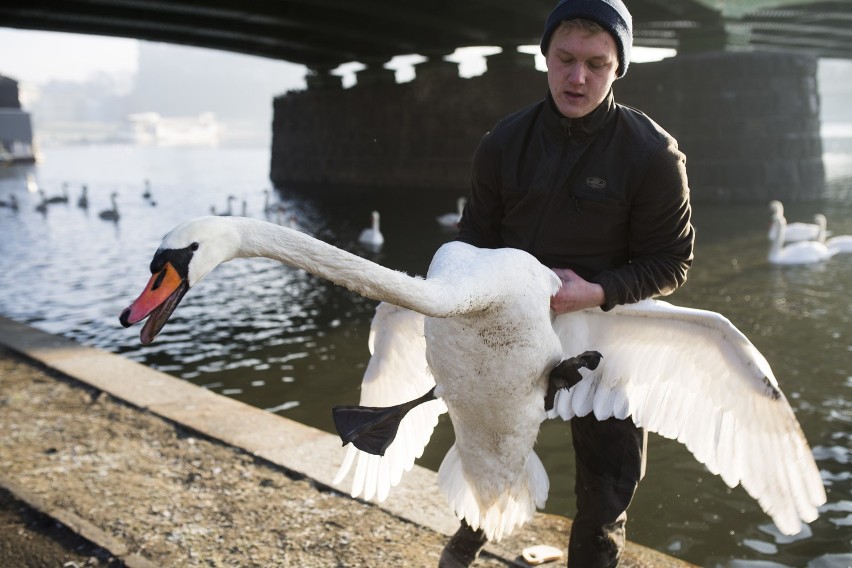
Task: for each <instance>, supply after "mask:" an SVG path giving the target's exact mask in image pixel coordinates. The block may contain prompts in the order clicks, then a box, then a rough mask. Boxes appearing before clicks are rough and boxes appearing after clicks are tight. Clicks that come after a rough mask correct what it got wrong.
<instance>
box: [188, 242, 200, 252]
mask: <svg viewBox="0 0 852 568" xmlns="http://www.w3.org/2000/svg"><path fill="white" fill-rule="evenodd" d="M189 250H191V251H196V250H198V243H192V244H191V245H189Z"/></svg>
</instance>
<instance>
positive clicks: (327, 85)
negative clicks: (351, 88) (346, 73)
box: [305, 67, 343, 90]
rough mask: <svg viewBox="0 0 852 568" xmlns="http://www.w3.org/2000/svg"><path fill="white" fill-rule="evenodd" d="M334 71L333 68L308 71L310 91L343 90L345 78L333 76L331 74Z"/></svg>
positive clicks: (307, 81) (306, 80)
mask: <svg viewBox="0 0 852 568" xmlns="http://www.w3.org/2000/svg"><path fill="white" fill-rule="evenodd" d="M332 69H333V67H322V68H313V69H308V74H307V75H306V76H305V82H306V83H307V85H308V89H309V90H317V89H343V78H342V77H339V76H337V75H332V74H331V73H330V71H331V70H332Z"/></svg>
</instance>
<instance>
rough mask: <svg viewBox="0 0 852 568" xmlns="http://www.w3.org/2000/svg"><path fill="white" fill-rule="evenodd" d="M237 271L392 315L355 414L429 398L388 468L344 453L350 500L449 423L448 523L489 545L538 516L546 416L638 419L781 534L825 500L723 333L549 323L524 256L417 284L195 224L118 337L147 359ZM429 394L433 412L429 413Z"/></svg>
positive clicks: (625, 310) (806, 456)
mask: <svg viewBox="0 0 852 568" xmlns="http://www.w3.org/2000/svg"><path fill="white" fill-rule="evenodd" d="M245 257H268V258H272V259H275V260H278V261H280V262H283V263H285V264H288V265H291V266H295V267H299V268H302V269H304V270H307V271H309V272H311V273H312V274H314V275H317V276H320V277H322V278H326V279H328V280H330V281H332V282H335V283H337V284H339V285H341V286H345V287H346V288H348V289H350V290H352V291H353V292H356V293H358V294H360V295H362V296H365V297H367V298H371V299H374V300H379V301H381V302H383V303H381V304H380V305H379V306H378V308H377V310H376V317H375V318H374V321H373V326H372V331H371V333H370V348H371V351H372V352H373V355H372V357H371V359H370V362H369V365H368V367H367V371H366V373H365V376H364V382H363V384H362V391H361V392H362V394H361V404H363V405H371V406H387V405H394V404H398V403H403V402H405V401H408V400H411V399H413V398H414V397H420V395H423V393H427V396H425V397H420V398H421V399H423V400H426V402H424V403H423V404H421V405H419V406H416V407H415V408H413V409H412V410H410V412H409V413H408V415H407V416H406V417H405V419H404V420H402V421H401V423H400V424H399V434H398V435H397V436H396V438H394V439H393V442H392V443H390V445H389V446H387V447H386V451H385V453H384V456H381V457H380V456H378V455H372V454H367V453H364V452H361V451H360V450H355V449H353V448H351V447H350V449H349V453H348V455H347V457H346V460H345V462H344V464H343V466H342V467H341V475H340V476H338V482H339V481H340V480H341V479H342V477H343V475H345V473H346V470H348V469H349V467H350V466H352V465H355V469H356V473H355V481H354V482H353V490H352V492H353V495H358V494H363V495H364V496H365V497H366V498H372V497H373V496H376V495H378V496H379V497H380V498H383V497H386V496H387V494H388V490H389V489H390V487H392V486H394V485H396V484H397V483H398V482H399V480H400V478H401V476H402V474H403V473H404V471H406V470H407V469H410V468H411V466H412V464H413V462H414V459H415V458H416V457H417V456H419V455H420V453H421V452H422V451H423V447H424V446H425V445H426V444H427V443H428V440H429V437H430V436H431V433H432V429H433V428H434V426H435V424H436V423H437V419H438V416H439V415H440V414H441V413H442V412H444V411H445V410H447V409H448V411H449V414H450V418H451V420H452V423H453V428H454V429H455V433H456V441H455V444H454V445H453V447H452V448H451V449H450V450H449V452H448V453H447V455H446V457H445V458H444V462H443V463H442V464H441V468H440V471H439V474H438V477H439V483H440V485H441V487H442V489H443V490H444V492H445V494H446V495H447V498H448V501H449V503H450V505H451V507H452V509H453V510H454V511H455V513H456V515H457V516H458V517H459V518H463V519H465V520H466V521H467V522H468V523H469V524H470V525H471V526H472V527H474V528H478V527H480V528H482V529H483V530H484V532H485V533H486V534H487V536H488V538H489V539H492V540H499V539H500V538H501V537H502V536H504V535H508V534H510V533H511V532H512V530H513V529H514V528H516V527H517V526H520V525H522V524H523V523H525V522H526V521H528V520H530V518H531V517H532V515H533V514H534V512H535V509H536V507H542V506H543V505H544V502H545V499H546V497H547V493H548V489H549V482H548V478H547V473H546V472H545V470H544V468H543V466H542V464H541V462H540V460H539V459H538V457H537V456H536V455H535V452H534V451H533V445H534V444H535V440H536V436H537V434H538V430H539V426H540V423H541V422H542V421H543V420H545V419H546V418H547V417H562V418H564V419H568V418H570V417H571V416H573V415H578V416H579V415H584V414H587V413H590V412H594V413H595V415H596V416H597V417H598V418H599V419H605V418H607V417H609V416H616V417H619V418H625V417H627V416H630V417H632V418H633V420H634V421H635V422H636V423H637V424H638V425H640V426H643V427H647V428H648V429H649V430H652V431H657V432H659V433H661V434H662V435H664V436H668V437H672V438H677V439H678V440H679V441H681V442H682V443H684V444H685V445H686V446H687V447H688V448H689V449H690V450H691V451H692V452H693V454H694V455H695V456H696V458H697V459H698V460H700V461H702V462H703V463H705V464H707V467H708V468H709V470H710V471H711V472H714V473H716V474H719V475H721V477H722V478H723V479H724V481H725V482H726V483H727V484H728V485H730V486H734V485H736V484H737V483H741V484H742V485H743V487H744V488H745V489H746V491H747V492H748V493H749V494H750V495H752V496H753V497H755V498H756V499H757V500H758V503H759V504H760V505H761V507H763V509H764V510H765V511H766V512H767V513H768V514H769V515H770V516H771V517H772V519H773V521H774V522H775V523H776V525H777V526H778V528H779V530H780V531H781V532H783V533H785V534H795V533H797V532H799V531H800V529H801V521H803V520H804V521H806V522H810V521H812V520H814V519H815V518H816V517H817V513H818V511H817V507H818V506H819V505H821V504H823V503H824V502H825V500H826V495H825V491H824V488H823V484H822V479H821V478H820V474H819V471H818V469H817V467H816V464H815V462H814V459H813V456H812V453H811V451H810V448H809V447H808V444H807V441H806V440H805V438H804V435H803V434H802V431H801V428H800V426H799V424H798V422H797V420H796V417H795V415H794V414H793V410H792V408H791V407H790V405H789V403H788V402H787V400H786V398H785V397H784V395H783V393H782V392H781V391H780V389H779V388H778V384H777V382H776V380H775V378H774V376H773V374H772V371H771V369H770V368H769V365H768V363H767V362H766V360H765V359H764V358H763V357H762V356H761V355H760V353H759V352H758V351H757V349H755V347H754V346H753V345H752V344H751V343H750V342H749V341H748V339H747V338H746V337H745V336H743V335H742V333H740V332H739V331H738V330H737V329H736V328H735V327H734V326H733V325H732V324H731V323H730V322H729V321H728V320H727V319H725V318H724V317H722V316H721V315H719V314H716V313H714V312H707V311H703V310H693V309H687V308H678V307H675V306H672V305H670V304H666V303H665V302H655V301H650V300H646V301H645V302H642V303H640V304H636V305H633V306H623V307H619V308H616V309H614V310H612V311H610V312H603V311H601V310H588V311H584V312H578V313H574V314H565V315H561V316H557V317H556V318H553V316H552V312H551V311H550V303H549V301H550V297H551V296H552V295H553V294H554V293H555V292H556V291H557V290H558V288H559V286H560V284H561V283H560V280H559V278H557V277H556V275H555V274H554V273H553V272H552V271H551V270H549V269H547V268H546V267H544V266H543V265H541V264H540V263H539V262H538V261H536V260H535V258H533V257H532V256H531V255H529V254H527V253H525V252H523V251H520V250H517V249H478V248H476V247H473V246H470V245H468V244H466V243H462V242H458V241H452V242H449V243H446V244H444V245H443V246H442V247H441V248H439V249H438V251H437V252H436V253H435V256H434V257H433V259H432V263H431V265H430V267H429V270H428V273H427V275H426V278H425V279H423V278H414V277H411V276H408V275H407V274H404V273H402V272H399V271H395V270H391V269H388V268H385V267H383V266H380V265H378V264H376V263H374V262H371V261H369V260H367V259H364V258H362V257H359V256H357V255H353V254H350V253H348V252H346V251H343V250H341V249H338V248H337V247H334V246H332V245H329V244H327V243H325V242H322V241H320V240H317V239H314V238H312V237H309V236H307V235H305V234H303V233H299V232H297V231H293V230H290V229H287V228H284V227H280V226H278V225H275V224H273V223H268V222H264V221H259V220H255V219H247V218H239V217H232V218H221V217H202V218H198V219H193V220H190V221H188V222H186V223H183V224H181V225H179V226H178V227H176V228H175V229H173V230H172V231H171V232H169V234H167V235H166V237H165V238H164V239H163V242H162V243H161V245H160V247H159V248H158V249H157V251H156V253H155V254H154V258H153V260H152V261H151V264H150V266H151V272H152V276H151V279H150V281H149V282H148V285H147V286H146V287H145V290H144V291H143V292H142V294H141V295H140V296H139V297H138V298H137V299H136V300H135V301H134V302H133V303H132V304H131V305H130V306H129V307H128V308H127V309H126V310H124V311H123V312H122V314H121V316H120V321H121V323H122V325H124V326H125V327H127V326H130V325H132V324H134V323H137V322H139V321H141V320H143V319H145V318H146V317H147V318H148V321H147V322H146V323H145V325H144V326H143V328H142V331H141V333H140V339H141V341H142V343H144V344H148V343H150V342H151V341H153V339H154V338H155V336H156V335H157V334H158V333H159V332H160V330H161V329H162V328H163V326H164V325H165V324H166V322H167V321H168V319H169V317H170V316H171V314H172V313H173V312H174V310H175V309H176V307H177V306H178V304H179V302H180V300H181V298H182V297H183V296H184V294H185V293H186V292H187V291H188V290H189V289H190V288H191V287H192V286H194V285H196V284H198V283H199V282H200V281H201V280H202V279H203V278H204V277H205V276H206V275H208V274H209V273H210V272H211V271H212V270H213V269H214V268H216V266H218V265H219V264H221V263H223V262H227V261H229V260H232V259H235V258H245ZM392 304H393V305H392ZM587 349H595V350H599V351H601V352H602V353H603V354H604V358H603V361H602V362H601V363H600V365H599V366H598V367H597V370H596V371H594V372H593V371H585V372H583V373H582V375H581V374H580V373H577V377H576V380H577V381H579V382H578V383H576V386H573V388H571V389H570V390H564V389H563V390H559V391H558V392H557V393H556V394H555V396H554V397H553V405H552V409H551V410H550V412H548V411H546V408H545V396H546V393H548V390H549V387H550V380H551V379H550V375H551V372H552V371H553V370H554V369H555V368H559V367H561V364H560V362H561V361H563V360H566V358H567V357H571V356H573V355H574V354H577V353H579V352H580V351H582V350H587ZM580 366H582V365H580ZM591 367H592V366H591V365H590V368H591ZM575 371H576V370H575ZM563 386H565V387H570V386H571V385H570V384H565V385H563ZM433 388H434V397H438V399H437V400H429V398H430V396H428V395H429V392H430V391H431V389H433ZM379 410H380V411H381V409H379Z"/></svg>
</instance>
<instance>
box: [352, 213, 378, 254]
mask: <svg viewBox="0 0 852 568" xmlns="http://www.w3.org/2000/svg"><path fill="white" fill-rule="evenodd" d="M370 220H371V224H370V227H368V228H366V229H364V230H363V231H361V234H360V235H358V242H359V243H361V244H364V245H368V246H372V247H380V246H382V245H383V244H385V237H384V235H382V230H381V229H380V228H379V212H378V211H373V212H372V213H370Z"/></svg>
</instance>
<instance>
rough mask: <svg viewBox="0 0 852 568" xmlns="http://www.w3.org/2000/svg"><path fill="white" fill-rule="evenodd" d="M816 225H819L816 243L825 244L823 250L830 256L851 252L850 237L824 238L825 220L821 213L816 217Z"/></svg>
mask: <svg viewBox="0 0 852 568" xmlns="http://www.w3.org/2000/svg"><path fill="white" fill-rule="evenodd" d="M816 222H817V225H819V236H818V237H817V241H819V242H821V243H823V244H825V248H827V249H828V250H829V252H831V253H832V254H838V253H849V252H852V235H836V236H834V237H829V238H827V239H826V238H825V237H826V230H825V228H826V224H827V223H826V219H825V215H823V214H822V213H819V214H817V216H816Z"/></svg>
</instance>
